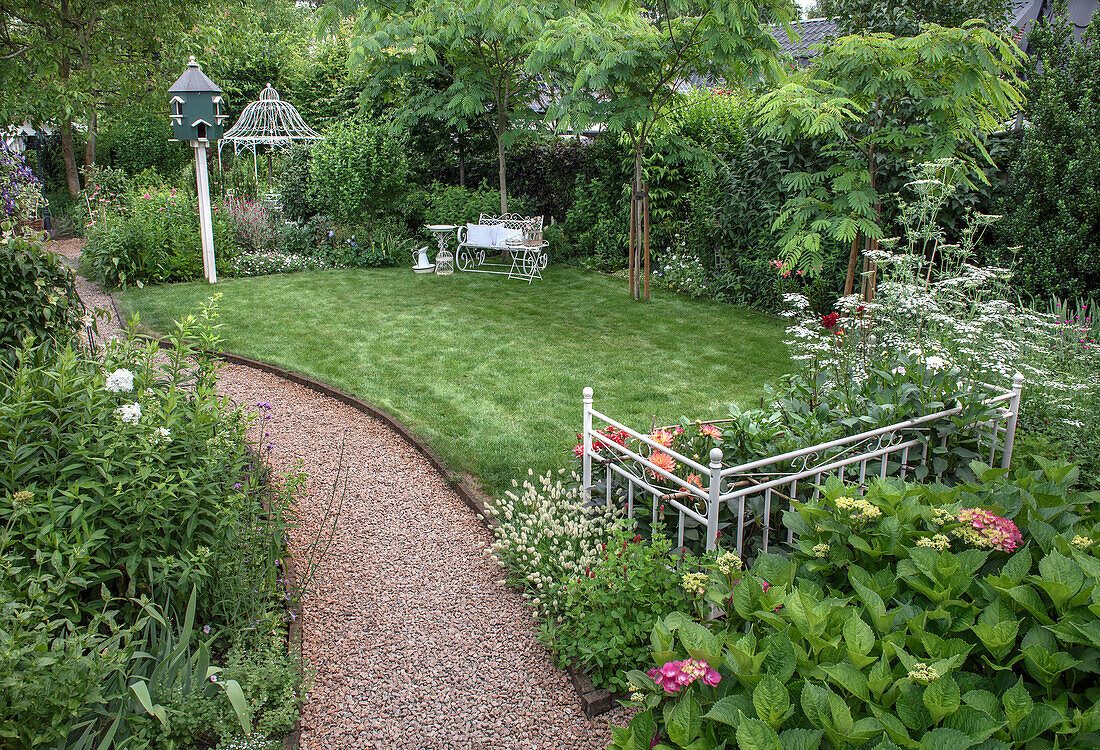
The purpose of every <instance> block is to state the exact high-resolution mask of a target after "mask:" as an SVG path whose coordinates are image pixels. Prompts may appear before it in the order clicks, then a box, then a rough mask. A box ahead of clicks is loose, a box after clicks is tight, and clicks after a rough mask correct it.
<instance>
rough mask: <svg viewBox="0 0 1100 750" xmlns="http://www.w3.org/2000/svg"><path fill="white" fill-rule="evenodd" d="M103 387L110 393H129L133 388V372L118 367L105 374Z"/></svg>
mask: <svg viewBox="0 0 1100 750" xmlns="http://www.w3.org/2000/svg"><path fill="white" fill-rule="evenodd" d="M104 388H106V389H107V390H108V391H110V392H111V393H129V392H130V391H132V390H134V373H132V372H130V371H129V370H127V369H126V368H124V367H120V368H119V369H117V370H115V371H114V372H112V373H111V374H110V375H108V376H107V383H106V384H105V385H104Z"/></svg>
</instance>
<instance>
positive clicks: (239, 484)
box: [233, 482, 241, 490]
mask: <svg viewBox="0 0 1100 750" xmlns="http://www.w3.org/2000/svg"><path fill="white" fill-rule="evenodd" d="M240 488H241V483H240V482H237V483H236V484H234V485H233V489H235V490H239V489H240Z"/></svg>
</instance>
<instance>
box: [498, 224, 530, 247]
mask: <svg viewBox="0 0 1100 750" xmlns="http://www.w3.org/2000/svg"><path fill="white" fill-rule="evenodd" d="M493 228H494V229H495V230H496V231H495V232H494V233H493V240H494V242H493V244H494V245H495V246H496V247H506V246H507V245H508V240H514V239H522V238H523V230H522V229H509V228H508V227H505V226H501V225H498V226H495V227H493Z"/></svg>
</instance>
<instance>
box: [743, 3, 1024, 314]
mask: <svg viewBox="0 0 1100 750" xmlns="http://www.w3.org/2000/svg"><path fill="white" fill-rule="evenodd" d="M1021 56H1022V53H1021V52H1020V50H1019V48H1018V47H1016V45H1015V44H1014V43H1012V42H1011V41H1009V40H1006V39H1005V38H1003V37H1001V36H999V35H997V34H994V33H993V32H992V31H990V30H989V29H988V28H987V27H985V26H984V25H983V24H981V23H980V22H977V21H975V22H968V23H966V24H964V26H963V27H961V28H943V27H940V26H935V25H933V26H930V27H928V29H927V30H926V31H925V32H924V33H922V34H920V35H919V36H915V37H903V38H895V37H892V36H890V35H888V34H869V35H864V36H849V37H844V38H842V39H839V40H837V42H836V43H835V44H834V45H832V46H830V47H829V48H827V49H825V51H824V54H823V55H822V56H821V58H820V61H819V62H818V64H817V65H816V66H815V67H814V68H813V70H812V71H811V72H810V74H809V75H807V76H805V77H796V78H794V79H793V80H791V81H790V82H788V83H787V84H785V85H783V86H781V87H779V88H777V89H775V90H774V91H772V92H769V93H768V94H766V95H764V96H763V97H761V99H760V100H759V103H758V108H757V112H756V120H757V122H758V123H759V124H760V125H761V126H762V127H763V128H764V129H765V130H766V131H768V132H771V133H774V134H775V135H778V136H780V137H782V138H783V139H785V140H787V141H792V140H794V139H796V138H800V137H822V136H824V137H826V141H825V146H824V148H823V150H822V156H824V157H826V158H825V159H824V164H825V168H824V169H820V170H818V171H814V172H793V173H791V174H789V175H786V176H785V178H784V184H785V186H786V187H787V188H788V189H789V190H790V191H791V193H792V195H791V197H790V198H789V199H788V200H787V202H786V203H785V204H784V206H783V210H782V211H781V212H780V215H779V216H778V217H777V219H776V221H775V228H776V229H777V230H783V231H784V234H783V236H782V239H781V248H780V257H781V259H782V260H783V262H784V263H785V264H786V265H787V266H788V267H795V266H800V267H804V268H806V269H807V270H809V271H811V272H817V271H820V269H821V267H822V265H823V263H824V260H825V256H826V254H827V253H828V248H829V247H831V246H834V245H832V244H831V243H835V242H845V243H851V245H852V255H851V259H850V264H849V271H848V282H847V284H846V287H847V288H846V293H848V292H850V291H851V285H852V280H853V274H854V269H855V262H856V259H857V257H858V249H859V246H860V244H861V241H862V240H864V239H865V240H866V244H867V249H873V248H874V247H875V246H876V245H877V241H878V240H879V239H881V238H882V236H883V231H882V224H881V219H882V200H883V195H884V194H883V193H882V192H881V191H880V189H879V188H878V183H879V180H880V179H881V178H882V177H884V176H885V175H884V174H883V171H884V167H889V166H891V165H894V167H895V168H896V165H898V164H904V163H907V162H911V161H931V160H934V159H938V158H943V157H949V156H954V157H957V158H958V159H959V160H960V161H961V162H962V164H963V167H964V172H965V173H966V174H967V177H966V180H967V181H968V182H969V183H970V184H973V183H972V182H970V180H971V179H972V178H974V179H978V180H980V181H983V182H984V181H986V177H985V174H984V172H983V171H982V166H983V165H991V164H992V163H993V161H992V158H991V157H990V155H989V153H988V151H987V150H986V147H985V144H984V138H985V136H986V135H988V134H989V133H991V132H993V131H994V130H996V129H997V128H998V127H999V125H1000V123H1002V122H1004V120H1005V119H1006V118H1007V117H1008V116H1009V115H1010V114H1011V113H1012V112H1013V111H1016V110H1017V109H1018V108H1019V107H1020V106H1021V105H1022V103H1023V95H1022V94H1021V92H1020V88H1019V84H1020V81H1019V78H1018V77H1017V75H1016V70H1017V67H1018V65H1019V61H1020V58H1021Z"/></svg>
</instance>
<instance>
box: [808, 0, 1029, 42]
mask: <svg viewBox="0 0 1100 750" xmlns="http://www.w3.org/2000/svg"><path fill="white" fill-rule="evenodd" d="M817 8H818V11H819V12H820V14H821V15H820V17H824V18H835V19H836V20H837V25H838V26H839V27H840V29H841V31H842V33H844V34H861V33H865V32H885V33H887V34H893V35H895V36H916V35H917V34H919V33H920V32H921V31H922V25H923V24H928V23H935V24H939V25H940V26H962V25H963V24H964V23H965V22H966V21H969V20H970V19H972V18H980V19H982V20H983V21H985V22H986V24H988V25H989V27H990V28H993V29H999V28H1001V27H1003V26H1004V25H1005V23H1006V22H1007V21H1008V20H1009V19H1008V10H1009V8H1010V5H1009V3H1007V2H1005V0H887V2H881V0H880V1H879V2H874V1H873V0H820V2H818V5H817Z"/></svg>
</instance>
